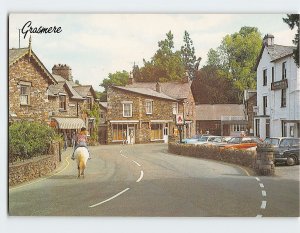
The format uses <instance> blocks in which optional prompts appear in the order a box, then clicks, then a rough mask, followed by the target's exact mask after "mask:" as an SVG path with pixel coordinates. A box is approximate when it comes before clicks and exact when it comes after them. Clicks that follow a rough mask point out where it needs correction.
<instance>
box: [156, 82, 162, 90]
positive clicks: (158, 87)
mask: <svg viewBox="0 0 300 233" xmlns="http://www.w3.org/2000/svg"><path fill="white" fill-rule="evenodd" d="M155 90H156V91H157V92H161V85H160V84H159V83H158V82H157V83H156V85H155Z"/></svg>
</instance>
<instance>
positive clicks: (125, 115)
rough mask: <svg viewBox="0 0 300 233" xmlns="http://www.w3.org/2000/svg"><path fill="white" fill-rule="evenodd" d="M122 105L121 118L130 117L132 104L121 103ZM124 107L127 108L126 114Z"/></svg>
mask: <svg viewBox="0 0 300 233" xmlns="http://www.w3.org/2000/svg"><path fill="white" fill-rule="evenodd" d="M122 105H123V117H132V102H123V103H122ZM125 106H129V112H127V111H128V110H127V109H125ZM125 111H126V112H125ZM125 113H126V114H125ZM128 113H129V114H128Z"/></svg>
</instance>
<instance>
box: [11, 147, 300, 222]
mask: <svg viewBox="0 0 300 233" xmlns="http://www.w3.org/2000/svg"><path fill="white" fill-rule="evenodd" d="M90 150H91V152H92V154H93V158H92V160H89V161H88V164H87V169H86V174H85V178H84V179H77V177H76V175H77V170H76V164H75V162H74V161H72V160H71V159H70V153H71V149H70V148H69V149H68V150H67V152H65V153H64V154H63V161H64V162H63V163H62V164H61V166H60V167H59V169H58V170H57V171H56V173H54V174H52V175H50V176H49V177H46V178H42V179H38V180H35V181H34V182H31V183H27V184H24V185H20V186H16V187H14V188H11V189H10V190H9V215H12V216H155V217H159V216H170V217H173V216H185V217H190V216H197V217H205V216H210V217H218V216H224V217H227V216H228V217H268V216H270V217H271V216H286V217H298V216H299V172H298V171H299V166H295V167H293V169H294V171H296V173H297V172H298V177H297V178H294V177H291V176H290V175H286V174H289V172H286V170H287V169H290V167H280V168H279V170H278V171H279V172H278V174H277V173H276V174H277V175H276V176H274V177H258V176H250V175H249V174H248V173H247V171H246V170H244V169H243V168H241V167H238V166H235V165H230V164H224V163H219V162H215V161H210V160H202V159H196V158H188V157H183V156H177V155H173V154H169V153H168V152H167V145H165V144H147V145H126V146H122V145H106V146H98V147H91V148H90ZM294 173H295V172H294Z"/></svg>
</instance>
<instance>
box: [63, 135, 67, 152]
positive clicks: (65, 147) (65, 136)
mask: <svg viewBox="0 0 300 233" xmlns="http://www.w3.org/2000/svg"><path fill="white" fill-rule="evenodd" d="M63 139H64V150H65V151H66V150H67V147H68V137H67V134H66V131H64V134H63Z"/></svg>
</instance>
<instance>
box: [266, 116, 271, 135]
mask: <svg viewBox="0 0 300 233" xmlns="http://www.w3.org/2000/svg"><path fill="white" fill-rule="evenodd" d="M269 137H270V119H266V138H269Z"/></svg>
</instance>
